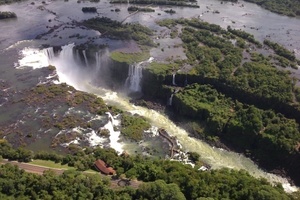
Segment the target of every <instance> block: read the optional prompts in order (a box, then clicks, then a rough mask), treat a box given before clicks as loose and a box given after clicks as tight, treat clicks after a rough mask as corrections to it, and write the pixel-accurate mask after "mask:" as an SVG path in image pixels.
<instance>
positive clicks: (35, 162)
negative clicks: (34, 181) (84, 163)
mask: <svg viewBox="0 0 300 200" xmlns="http://www.w3.org/2000/svg"><path fill="white" fill-rule="evenodd" d="M29 164H33V165H39V166H43V167H49V168H58V169H75V168H74V167H69V166H68V165H62V164H60V163H55V162H53V161H50V160H33V161H31V162H30V163H29Z"/></svg>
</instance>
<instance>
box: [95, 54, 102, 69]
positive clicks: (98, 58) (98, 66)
mask: <svg viewBox="0 0 300 200" xmlns="http://www.w3.org/2000/svg"><path fill="white" fill-rule="evenodd" d="M95 58H96V70H97V72H99V71H100V69H101V62H100V54H99V52H98V51H97V52H96V54H95Z"/></svg>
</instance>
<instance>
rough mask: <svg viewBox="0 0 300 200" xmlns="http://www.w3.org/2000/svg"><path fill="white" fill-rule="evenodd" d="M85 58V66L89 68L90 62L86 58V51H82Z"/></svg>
mask: <svg viewBox="0 0 300 200" xmlns="http://www.w3.org/2000/svg"><path fill="white" fill-rule="evenodd" d="M82 54H83V57H84V62H85V66H87V67H89V62H88V59H87V57H86V52H85V50H83V51H82Z"/></svg>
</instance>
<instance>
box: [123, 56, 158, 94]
mask: <svg viewBox="0 0 300 200" xmlns="http://www.w3.org/2000/svg"><path fill="white" fill-rule="evenodd" d="M152 61H153V57H150V58H149V59H148V60H147V61H142V62H139V63H137V64H134V65H130V66H129V70H128V76H127V78H126V81H125V87H126V88H129V90H130V91H132V92H140V91H141V86H140V82H141V80H142V76H143V74H142V71H143V69H142V64H143V63H145V62H148V63H151V62H152Z"/></svg>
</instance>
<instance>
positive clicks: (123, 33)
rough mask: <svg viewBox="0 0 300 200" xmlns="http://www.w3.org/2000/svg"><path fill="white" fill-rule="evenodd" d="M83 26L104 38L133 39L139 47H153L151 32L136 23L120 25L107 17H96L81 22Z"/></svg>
mask: <svg viewBox="0 0 300 200" xmlns="http://www.w3.org/2000/svg"><path fill="white" fill-rule="evenodd" d="M83 25H84V26H86V27H88V28H91V29H94V30H98V31H99V32H101V34H102V35H105V36H106V37H110V38H117V39H126V40H128V39H133V40H135V41H137V43H138V44H140V45H146V46H155V44H154V43H153V41H152V40H151V38H150V36H151V35H153V31H152V30H151V29H149V28H147V27H145V26H142V25H140V24H138V23H132V24H122V23H121V22H118V21H114V20H112V19H110V18H107V17H101V18H100V17H98V18H92V19H88V20H85V21H83Z"/></svg>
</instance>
